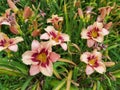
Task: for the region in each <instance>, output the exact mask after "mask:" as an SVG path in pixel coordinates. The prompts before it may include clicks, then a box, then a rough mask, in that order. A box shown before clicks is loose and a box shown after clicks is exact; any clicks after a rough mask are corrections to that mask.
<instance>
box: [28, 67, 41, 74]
mask: <svg viewBox="0 0 120 90" xmlns="http://www.w3.org/2000/svg"><path fill="white" fill-rule="evenodd" d="M39 72H40V69H39V65H31V67H30V71H29V73H30V75H31V76H33V75H36V74H38V73H39Z"/></svg>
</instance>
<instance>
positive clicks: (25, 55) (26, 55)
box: [22, 51, 38, 65]
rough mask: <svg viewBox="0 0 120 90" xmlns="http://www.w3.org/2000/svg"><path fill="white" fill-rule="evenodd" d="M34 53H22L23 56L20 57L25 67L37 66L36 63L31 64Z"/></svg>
mask: <svg viewBox="0 0 120 90" xmlns="http://www.w3.org/2000/svg"><path fill="white" fill-rule="evenodd" d="M34 53H35V52H33V51H26V52H25V53H23V55H22V61H23V63H25V64H26V65H31V64H34V65H37V64H38V62H33V61H32V55H33V54H34Z"/></svg>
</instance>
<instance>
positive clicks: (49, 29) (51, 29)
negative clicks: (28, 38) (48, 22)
mask: <svg viewBox="0 0 120 90" xmlns="http://www.w3.org/2000/svg"><path fill="white" fill-rule="evenodd" d="M45 31H46V32H48V33H49V32H51V31H52V32H55V28H54V27H53V26H47V28H45Z"/></svg>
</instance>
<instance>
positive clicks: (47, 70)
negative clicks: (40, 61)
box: [39, 62, 53, 76]
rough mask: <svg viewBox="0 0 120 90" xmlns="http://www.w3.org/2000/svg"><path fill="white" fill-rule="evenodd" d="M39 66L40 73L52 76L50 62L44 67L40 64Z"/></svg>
mask: <svg viewBox="0 0 120 90" xmlns="http://www.w3.org/2000/svg"><path fill="white" fill-rule="evenodd" d="M39 68H40V71H41V73H42V74H44V75H45V76H52V74H53V65H52V63H51V62H50V63H49V64H48V66H46V67H42V66H40V67H39Z"/></svg>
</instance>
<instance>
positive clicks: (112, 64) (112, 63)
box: [104, 62, 115, 67]
mask: <svg viewBox="0 0 120 90" xmlns="http://www.w3.org/2000/svg"><path fill="white" fill-rule="evenodd" d="M104 64H105V66H106V67H112V66H114V65H115V62H104Z"/></svg>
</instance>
